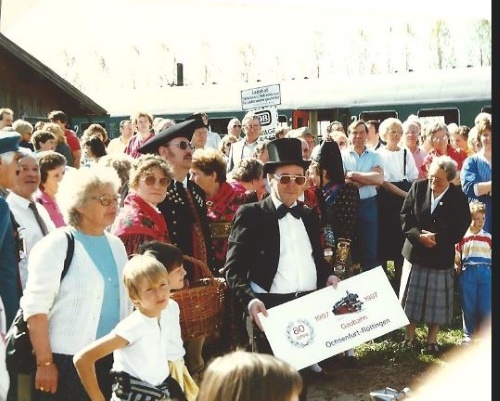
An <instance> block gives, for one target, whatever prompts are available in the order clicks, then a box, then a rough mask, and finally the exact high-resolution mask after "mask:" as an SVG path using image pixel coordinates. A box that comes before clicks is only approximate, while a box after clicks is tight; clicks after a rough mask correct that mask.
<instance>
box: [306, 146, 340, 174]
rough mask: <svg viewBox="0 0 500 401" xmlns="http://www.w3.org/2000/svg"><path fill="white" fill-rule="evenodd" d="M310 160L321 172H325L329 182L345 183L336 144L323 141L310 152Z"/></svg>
mask: <svg viewBox="0 0 500 401" xmlns="http://www.w3.org/2000/svg"><path fill="white" fill-rule="evenodd" d="M311 160H314V161H315V162H317V163H318V164H319V168H320V169H321V170H326V172H327V173H328V178H329V180H330V181H331V182H334V183H336V184H343V183H345V178H344V177H345V172H344V165H343V163H342V156H341V154H340V149H339V145H338V144H337V142H335V141H324V142H323V143H322V144H321V145H318V146H315V147H314V149H313V151H312V152H311Z"/></svg>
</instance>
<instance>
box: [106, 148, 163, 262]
mask: <svg viewBox="0 0 500 401" xmlns="http://www.w3.org/2000/svg"><path fill="white" fill-rule="evenodd" d="M135 160H136V161H135V164H134V167H133V170H132V172H131V173H130V180H129V192H128V194H127V196H126V198H125V200H124V202H123V207H122V208H121V209H120V212H119V213H118V216H117V217H116V219H115V222H114V223H113V226H112V227H111V232H112V233H113V234H115V235H117V236H118V237H119V238H120V239H121V240H122V241H123V243H124V244H125V249H126V250H127V254H128V255H129V256H131V255H133V254H135V253H138V250H139V247H140V246H141V244H143V243H144V242H148V241H152V240H157V241H162V242H168V243H170V238H169V235H168V231H167V224H166V222H165V219H164V217H163V215H162V214H161V212H160V211H159V210H158V208H157V206H158V203H160V202H161V201H163V200H164V199H165V196H167V187H168V185H169V184H170V181H171V180H172V175H171V171H170V167H169V165H168V164H167V162H166V161H165V160H163V159H162V158H161V157H160V156H153V155H144V156H140V157H139V158H138V159H135Z"/></svg>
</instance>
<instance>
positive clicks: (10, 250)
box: [0, 132, 22, 327]
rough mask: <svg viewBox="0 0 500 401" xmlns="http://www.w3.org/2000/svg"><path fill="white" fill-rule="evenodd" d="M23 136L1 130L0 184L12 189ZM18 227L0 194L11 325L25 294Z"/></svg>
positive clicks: (2, 285)
mask: <svg viewBox="0 0 500 401" xmlns="http://www.w3.org/2000/svg"><path fill="white" fill-rule="evenodd" d="M20 140H21V135H19V134H18V133H17V132H1V133H0V186H2V187H5V188H11V187H13V186H14V184H15V182H16V173H17V171H18V163H19V160H20V159H21V157H22V154H21V153H20V152H19V142H20ZM16 240H17V230H15V229H14V225H13V219H12V215H11V212H10V209H9V206H8V205H7V202H6V200H5V199H4V197H3V196H1V195H0V298H2V301H3V303H4V306H5V316H6V319H7V327H10V325H11V324H12V321H13V320H14V316H15V315H16V312H17V310H18V309H19V298H20V297H21V281H20V279H19V268H18V260H17V257H18V256H19V252H18V247H17V243H16Z"/></svg>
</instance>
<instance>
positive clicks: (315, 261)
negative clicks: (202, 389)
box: [224, 138, 340, 400]
mask: <svg viewBox="0 0 500 401" xmlns="http://www.w3.org/2000/svg"><path fill="white" fill-rule="evenodd" d="M267 150H268V152H269V161H268V162H267V163H265V165H264V173H265V174H266V175H267V180H268V182H269V183H270V186H271V194H270V195H269V196H268V197H266V198H265V199H264V200H261V201H259V202H256V203H249V204H244V205H241V206H240V207H239V209H238V210H237V212H236V215H235V216H234V219H233V225H232V228H231V232H230V234H229V246H228V251H227V256H226V264H225V266H224V268H225V269H226V278H227V281H228V284H229V286H230V288H231V289H232V290H233V291H234V293H235V296H236V297H237V298H238V299H240V301H241V302H242V304H243V305H244V308H245V310H246V311H248V315H249V318H250V319H251V320H252V321H253V325H252V327H253V329H252V333H251V342H252V349H253V350H256V351H257V352H259V353H265V354H272V353H273V352H272V349H271V347H270V345H269V342H268V341H267V339H266V335H265V333H264V331H263V329H262V325H261V322H260V320H259V317H258V313H259V312H262V313H263V314H264V315H265V316H267V309H268V308H272V307H274V306H277V305H280V304H283V303H285V302H288V301H291V300H294V299H296V298H298V297H300V296H303V295H306V294H309V293H311V292H313V291H315V290H316V289H318V288H323V287H325V286H326V285H333V286H334V287H336V285H337V283H338V282H339V281H340V279H339V278H338V277H336V276H334V275H333V274H332V273H331V270H330V268H329V267H328V264H327V263H326V261H325V259H324V258H323V251H322V249H321V244H320V222H319V216H318V214H317V213H316V212H315V211H314V210H312V209H310V208H309V207H308V206H305V205H304V204H303V203H302V202H298V201H297V200H298V199H299V196H301V195H302V193H303V191H304V188H305V184H306V176H305V173H306V169H307V168H308V166H309V163H310V162H309V161H305V160H304V159H303V158H302V149H301V143H300V140H299V139H297V138H282V139H275V140H273V141H270V142H269V143H268V145H267ZM300 373H301V375H302V376H303V379H304V383H305V385H304V389H303V391H302V393H301V396H300V399H301V400H305V399H306V393H307V382H308V380H309V377H310V376H309V375H308V374H306V372H305V371H304V370H301V371H300Z"/></svg>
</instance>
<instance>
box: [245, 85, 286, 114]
mask: <svg viewBox="0 0 500 401" xmlns="http://www.w3.org/2000/svg"><path fill="white" fill-rule="evenodd" d="M278 104H281V90H280V84H275V85H268V86H261V87H259V88H252V89H245V90H242V91H241V109H242V110H252V109H258V108H262V107H268V106H277V105H278Z"/></svg>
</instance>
